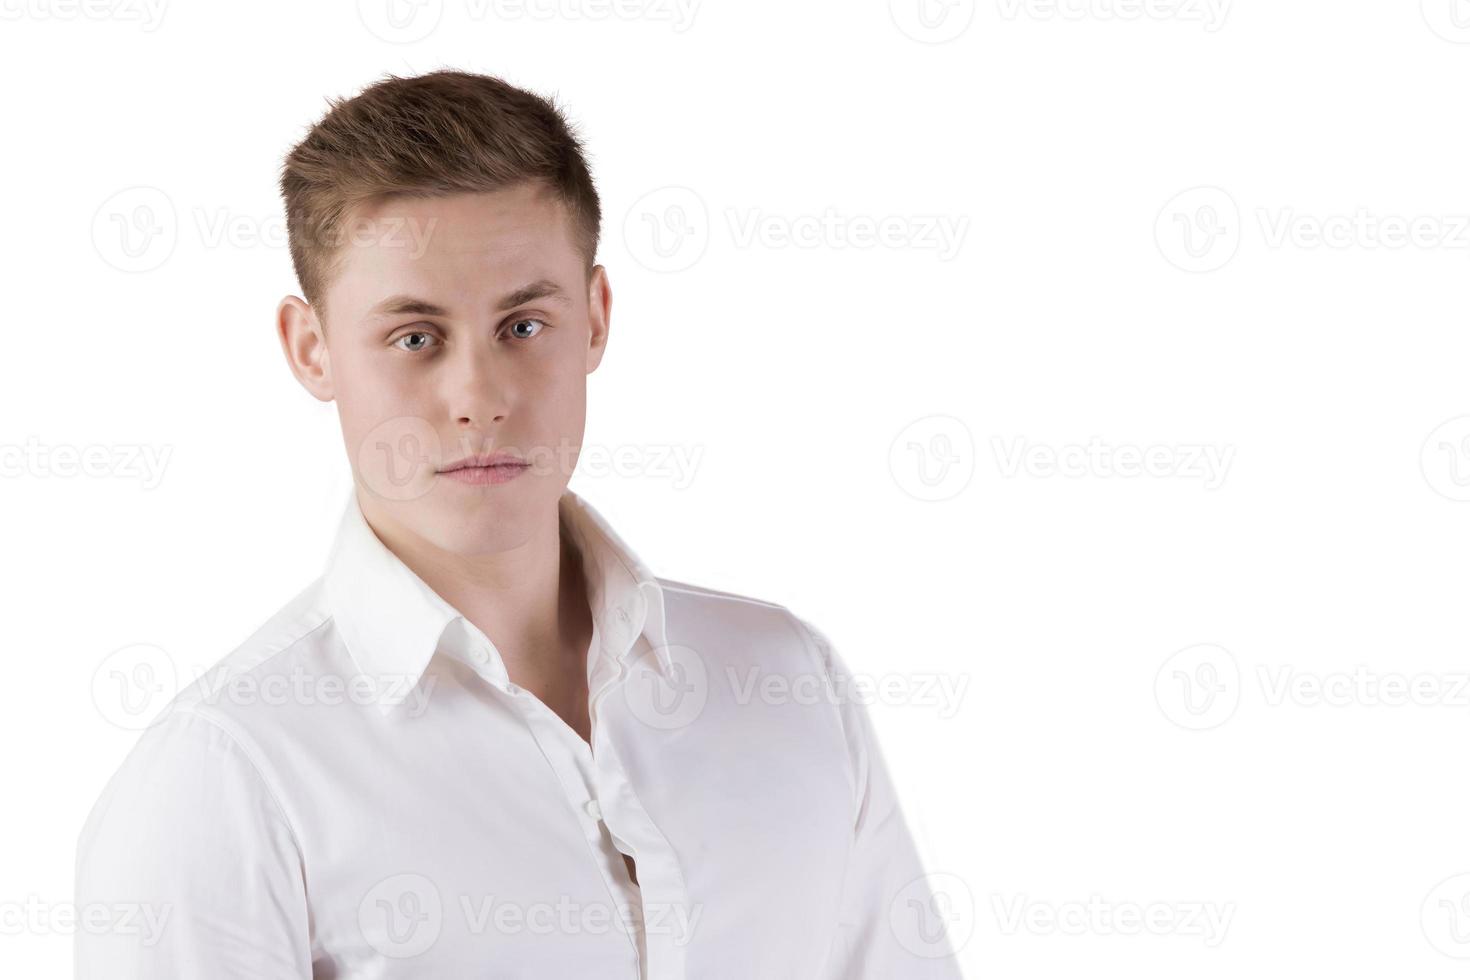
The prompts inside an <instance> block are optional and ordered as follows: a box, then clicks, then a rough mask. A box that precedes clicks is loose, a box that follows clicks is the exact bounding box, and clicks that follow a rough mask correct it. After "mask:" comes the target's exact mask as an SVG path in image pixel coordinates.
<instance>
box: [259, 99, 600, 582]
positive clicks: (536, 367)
mask: <svg viewBox="0 0 1470 980" xmlns="http://www.w3.org/2000/svg"><path fill="white" fill-rule="evenodd" d="M281 192H282V195H283V197H284V198H285V205H286V215H287V229H288V234H289V237H290V245H291V258H292V262H293V263H294V265H295V268H296V275H297V278H298V279H299V281H300V284H301V289H302V292H303V293H304V294H305V297H306V298H305V300H302V299H300V298H298V297H295V296H288V297H286V298H285V299H284V300H282V301H281V304H280V306H279V308H278V310H277V327H278V332H279V334H280V339H281V343H282V346H283V348H284V350H285V352H286V356H287V359H288V361H289V362H290V365H291V368H292V371H293V372H294V373H295V375H296V377H297V379H298V380H300V382H301V383H302V385H304V386H305V387H306V388H307V390H308V391H310V392H311V393H312V395H314V396H315V397H317V398H319V399H321V400H323V401H335V402H336V404H337V411H338V417H339V419H340V420H341V424H342V435H343V439H344V440H345V443H346V448H347V452H348V457H349V460H350V461H351V464H352V467H353V476H354V480H355V482H356V483H357V486H358V497H359V499H360V500H361V501H362V502H363V508H364V511H365V512H367V513H368V516H369V517H370V518H373V519H375V523H379V524H380V526H381V522H384V521H387V522H390V523H392V524H394V525H396V526H398V527H400V528H403V529H405V530H407V531H408V532H409V533H411V534H413V535H415V536H417V537H420V538H422V539H424V540H426V541H428V542H430V543H432V544H434V545H435V546H437V547H439V548H441V549H443V550H446V551H450V552H454V553H458V554H463V555H465V556H467V557H468V556H471V555H474V554H478V553H484V552H490V551H500V550H504V549H506V548H508V547H513V546H515V545H517V544H520V543H522V540H523V537H524V534H525V531H526V529H527V528H528V527H530V526H531V525H532V522H533V521H534V520H535V519H537V518H542V519H544V518H545V517H546V516H547V515H548V514H549V513H553V512H554V511H555V508H556V502H557V500H558V499H559V498H560V496H561V494H562V491H563V490H564V489H565V487H566V484H567V481H568V480H569V478H570V477H571V472H572V469H573V467H574V466H575V463H576V458H577V453H578V449H579V447H580V445H581V439H582V434H583V429H584V425H585V421H586V378H587V375H588V374H589V373H591V372H592V371H593V370H595V369H596V367H597V365H598V363H599V362H600V361H601V359H602V352H603V350H604V346H605V344H606V339H607V328H608V318H609V314H610V311H611V292H610V290H609V287H608V283H607V277H606V273H605V271H604V270H603V268H602V267H601V266H598V265H596V264H595V259H596V252H597V240H598V230H599V225H600V222H601V210H600V206H599V203H598V197H597V192H596V190H595V189H594V187H593V184H592V179H591V176H590V174H589V172H588V169H587V164H586V161H585V160H584V159H583V156H582V152H581V145H580V142H579V141H578V140H577V138H576V136H575V135H574V134H573V133H572V131H571V129H570V127H569V126H568V124H567V123H566V121H565V120H564V119H563V118H562V116H561V114H560V113H559V112H558V111H557V110H556V108H555V107H553V106H552V105H551V104H550V103H548V102H547V101H545V100H544V99H542V98H540V97H539V96H536V95H532V94H530V93H528V92H525V91H522V90H520V89H517V88H514V87H512V86H510V85H507V84H506V83H504V82H502V81H500V80H498V79H495V78H490V77H487V76H483V75H471V74H465V73H462V72H451V71H439V72H433V73H431V74H428V75H422V76H418V77H414V78H397V77H394V76H388V78H387V79H386V80H384V81H382V82H379V83H377V84H375V85H373V86H372V87H370V88H368V89H367V90H365V91H364V92H362V93H361V94H360V95H358V96H356V97H355V98H352V99H349V100H346V101H337V102H334V103H333V104H332V108H331V110H330V111H329V112H328V113H327V114H326V116H325V117H324V118H323V119H322V120H321V121H320V122H318V123H317V124H316V125H315V126H314V127H313V128H312V129H311V131H310V132H309V133H308V134H307V136H306V137H305V139H303V140H302V141H301V143H300V144H298V145H297V146H296V147H295V148H293V149H292V150H291V152H290V154H289V155H288V156H287V158H286V162H285V166H284V168H283V171H282V175H281ZM502 452H504V453H510V454H513V455H515V456H518V457H520V458H521V459H523V460H526V461H527V462H529V463H531V464H532V465H531V466H530V468H529V469H526V470H525V471H523V472H521V473H520V475H518V476H515V477H514V478H513V479H511V480H509V482H505V483H479V482H471V481H467V480H463V479H457V478H455V477H451V476H449V475H447V474H446V472H445V468H446V467H449V466H452V465H453V464H454V463H456V462H459V461H462V460H465V459H466V458H472V457H482V456H488V455H491V454H497V453H502ZM497 472H503V471H497ZM459 476H460V477H463V476H465V474H464V473H460V474H459Z"/></svg>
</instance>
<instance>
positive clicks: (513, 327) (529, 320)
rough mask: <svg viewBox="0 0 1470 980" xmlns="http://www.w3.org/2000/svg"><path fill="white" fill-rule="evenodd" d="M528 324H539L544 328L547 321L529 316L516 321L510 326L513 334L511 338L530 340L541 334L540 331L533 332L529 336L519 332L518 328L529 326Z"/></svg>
mask: <svg viewBox="0 0 1470 980" xmlns="http://www.w3.org/2000/svg"><path fill="white" fill-rule="evenodd" d="M527 323H535V324H539V325H540V326H543V327H544V326H546V321H545V320H537V319H536V318H535V317H529V316H528V317H525V318H523V319H520V320H517V321H515V322H514V323H512V324H511V325H510V333H511V336H512V337H515V338H516V339H517V340H530V339H531V338H532V337H534V336H536V335H537V334H538V333H540V332H541V331H540V330H533V331H532V332H531V333H529V334H524V333H521V332H519V329H518V328H519V327H521V326H523V325H524V324H527Z"/></svg>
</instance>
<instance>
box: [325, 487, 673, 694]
mask: <svg viewBox="0 0 1470 980" xmlns="http://www.w3.org/2000/svg"><path fill="white" fill-rule="evenodd" d="M557 509H558V513H559V517H560V525H561V528H562V531H563V533H566V534H568V535H569V537H570V540H571V543H572V545H573V547H574V548H575V549H576V551H577V553H578V554H579V555H580V556H581V558H582V568H583V571H584V574H585V576H586V579H587V593H588V595H587V598H588V605H589V607H590V609H591V612H592V621H593V623H594V625H595V627H596V631H597V634H598V637H599V643H600V645H601V648H602V651H603V652H604V653H606V654H607V655H609V656H611V657H613V658H614V659H616V660H618V661H625V660H626V659H627V658H628V656H629V655H630V654H631V653H632V652H634V651H635V650H641V649H642V643H644V642H646V643H647V644H648V646H650V647H652V649H653V652H654V660H655V662H656V663H657V665H658V669H659V670H660V671H662V672H663V674H664V676H666V677H668V676H672V675H671V660H670V657H669V653H668V649H667V643H668V640H667V634H666V631H665V627H666V624H665V619H664V594H663V588H662V587H661V586H660V585H659V583H658V579H657V578H656V577H655V576H654V575H653V573H652V572H651V571H650V570H649V569H648V567H647V566H646V565H644V564H643V562H642V561H641V560H640V559H639V558H638V556H637V555H636V554H635V553H634V552H633V550H632V549H631V548H629V547H628V545H627V544H626V543H625V542H624V541H623V539H622V538H621V537H619V536H618V534H617V533H616V532H615V531H614V530H613V529H612V526H611V525H610V524H608V522H607V520H606V518H604V517H603V516H602V515H601V514H600V513H599V512H598V511H597V510H596V509H595V508H593V506H592V505H591V504H589V503H588V502H587V501H585V500H583V499H582V498H581V497H580V496H578V495H577V494H576V493H574V492H572V491H571V490H569V489H568V490H564V491H563V492H562V496H561V498H560V500H559V501H558V503H557ZM324 581H325V587H326V596H327V602H328V605H329V608H330V609H331V612H332V618H333V621H334V623H335V625H336V627H337V630H338V632H339V633H340V635H341V637H342V640H343V643H344V644H346V646H347V652H348V654H349V655H350V656H351V658H352V660H353V663H354V664H356V666H357V669H358V670H359V671H360V672H361V674H362V675H364V676H365V677H366V679H367V681H368V682H369V683H371V684H373V685H374V700H375V701H376V702H377V704H378V705H379V707H380V708H382V709H383V711H384V712H385V713H386V712H387V711H390V710H392V708H393V707H394V706H396V705H398V704H400V703H401V702H403V701H404V700H405V699H406V698H407V697H408V695H409V692H410V691H411V690H412V689H413V688H414V687H415V685H417V683H418V681H419V679H420V678H421V677H422V676H423V673H424V671H425V670H426V669H427V668H428V665H429V661H430V659H432V657H433V656H434V654H435V652H437V651H439V650H440V649H446V651H447V652H449V653H452V654H455V655H458V656H460V657H461V658H462V659H466V660H468V661H470V662H472V663H473V664H475V665H477V669H478V670H479V671H480V672H481V673H482V674H484V675H486V676H487V678H488V679H489V680H491V681H492V682H493V683H497V684H500V685H502V686H503V685H505V684H507V683H509V677H508V675H507V673H506V669H505V664H504V662H503V661H502V659H501V657H500V652H499V651H498V650H496V649H495V644H494V643H493V642H491V640H490V639H489V637H487V636H485V634H484V633H483V632H482V631H481V630H480V629H479V628H478V627H476V626H475V625H474V624H473V623H471V622H470V621H469V620H468V619H465V618H464V616H463V614H461V613H460V612H459V611H458V610H457V609H455V608H454V607H453V606H451V605H450V604H449V603H448V602H446V601H445V600H444V599H443V598H442V597H441V596H440V595H439V594H438V593H437V592H435V591H434V590H433V589H431V588H430V587H429V586H428V584H427V583H425V582H424V580H423V579H421V578H419V576H418V575H417V574H415V573H414V571H413V570H412V569H410V568H409V567H408V566H407V565H405V564H404V563H403V561H402V560H401V559H400V558H399V557H398V556H397V555H395V554H394V553H393V552H392V551H390V550H389V549H388V547H387V546H386V545H385V544H383V542H382V540H381V539H380V538H379V537H378V536H377V534H376V532H374V531H373V529H372V526H371V525H369V524H368V522H367V519H366V518H365V517H364V516H363V513H362V508H361V506H360V505H359V504H358V501H357V491H356V488H354V489H353V490H352V491H351V492H350V493H349V494H348V500H347V506H346V507H345V508H344V509H343V514H342V520H341V523H340V525H339V526H338V529H337V536H336V539H335V540H334V541H333V543H332V549H331V554H330V557H329V558H328V560H327V568H326V573H325V575H324Z"/></svg>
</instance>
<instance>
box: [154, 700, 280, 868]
mask: <svg viewBox="0 0 1470 980" xmlns="http://www.w3.org/2000/svg"><path fill="white" fill-rule="evenodd" d="M174 710H175V712H176V713H177V714H179V715H188V716H190V717H192V718H198V719H199V720H200V721H203V722H205V723H207V724H209V725H210V726H212V727H213V728H215V729H216V730H218V731H219V732H220V733H222V734H223V735H224V736H225V738H227V739H228V740H229V742H230V744H231V745H233V746H234V747H235V749H236V750H237V751H238V752H239V753H240V755H241V757H243V758H244V759H245V762H246V763H247V764H248V765H249V766H250V770H251V771H252V772H254V773H255V778H256V779H257V780H259V781H260V786H261V788H262V789H263V790H265V795H266V796H267V797H268V798H269V799H270V801H271V806H273V807H274V808H275V811H276V814H277V815H278V816H279V817H280V818H281V822H282V823H283V824H285V825H286V831H287V832H288V833H289V834H290V835H291V845H292V846H293V847H294V848H295V849H296V857H297V860H298V861H304V860H305V853H304V852H303V850H302V848H301V836H300V834H298V833H297V830H296V824H295V822H294V821H292V819H291V816H290V814H288V813H287V812H286V808H285V807H284V806H283V805H282V804H281V798H280V794H279V793H278V792H277V791H276V787H275V786H274V785H273V784H272V781H271V779H270V778H269V777H267V775H266V772H265V767H263V766H262V765H261V764H260V761H259V760H258V759H257V758H256V754H255V752H254V751H253V750H252V749H251V747H250V746H249V745H247V744H246V741H247V740H246V739H245V738H243V737H241V735H240V734H239V733H238V732H236V731H235V730H234V726H233V725H231V724H229V723H228V722H227V721H226V720H225V719H223V718H219V717H216V716H214V715H212V714H209V713H207V712H205V711H203V710H200V709H199V708H198V707H197V706H195V705H183V706H180V707H178V708H175V709H174Z"/></svg>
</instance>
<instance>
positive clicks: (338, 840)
mask: <svg viewBox="0 0 1470 980" xmlns="http://www.w3.org/2000/svg"><path fill="white" fill-rule="evenodd" d="M627 681H628V682H629V683H625V684H624V685H621V686H620V687H619V688H617V689H615V690H613V691H612V692H611V693H610V694H607V695H605V696H601V697H599V698H597V699H596V700H595V702H594V705H593V710H592V716H593V719H594V724H593V727H592V730H591V735H592V738H591V742H590V744H589V743H588V742H585V741H583V740H582V739H581V738H580V737H578V735H577V734H576V733H575V732H574V731H572V730H571V729H570V728H569V726H568V725H567V724H566V722H565V720H564V719H562V718H561V717H560V716H559V715H558V714H557V713H556V712H554V711H552V710H551V709H549V708H547V707H546V706H545V705H544V704H541V703H540V702H539V700H537V699H535V698H533V697H527V698H524V699H520V700H519V701H518V700H516V699H507V698H504V697H503V696H500V694H501V692H494V696H492V695H491V694H489V693H487V692H485V691H483V690H478V689H476V688H474V687H473V686H464V687H458V686H456V685H454V684H447V685H446V684H441V685H440V686H439V688H438V689H437V690H436V695H435V696H436V702H435V703H431V705H430V710H428V711H425V712H424V713H423V714H422V715H421V716H420V717H418V718H412V719H400V720H399V723H398V724H397V725H396V726H395V728H394V730H393V732H392V734H391V735H390V736H389V737H386V738H381V737H378V738H374V740H373V741H374V744H373V746H372V749H373V751H372V752H370V753H366V754H363V753H353V754H352V755H351V756H350V757H348V758H349V759H350V760H351V761H344V760H341V759H339V760H338V763H337V764H336V765H331V764H329V763H328V762H327V761H326V757H325V756H324V757H323V759H322V761H321V762H320V763H319V764H318V772H317V775H318V776H319V777H320V778H319V779H316V780H312V781H310V783H309V785H312V786H314V787H315V788H316V791H315V793H314V794H312V795H314V796H315V799H313V800H312V801H311V803H310V806H311V807H312V808H313V810H314V812H315V813H317V814H319V815H321V817H322V819H316V820H309V821H306V822H305V828H304V830H303V837H304V839H303V840H302V842H301V844H302V850H303V856H304V865H305V872H306V877H307V890H308V897H309V900H310V901H311V903H312V906H313V923H314V937H313V940H314V944H315V945H316V946H317V947H318V949H319V955H320V957H321V958H322V959H323V962H324V963H326V962H327V961H330V963H331V964H332V965H331V966H330V969H335V970H338V971H339V972H337V973H335V974H332V975H334V976H338V977H341V978H343V980H346V978H348V977H352V976H375V977H383V978H392V977H399V976H402V977H417V976H426V975H446V976H448V975H465V976H470V975H475V976H482V975H490V976H507V977H509V976H521V975H528V976H529V975H533V974H534V975H545V973H546V970H547V968H548V966H550V965H555V966H556V967H557V968H558V969H559V970H561V971H564V972H563V974H562V975H569V976H570V975H596V976H600V977H619V976H626V977H629V978H631V980H636V978H638V977H640V975H642V976H646V977H649V978H654V980H662V978H667V980H674V978H682V977H684V976H697V975H700V973H699V972H698V971H697V967H698V965H699V964H701V963H707V964H708V965H709V966H710V968H712V969H713V968H716V967H717V968H718V971H725V970H728V969H729V968H730V966H731V963H732V958H733V961H736V962H738V961H739V960H740V958H741V957H747V958H749V959H750V962H749V963H748V964H747V966H748V967H749V969H752V970H757V971H758V970H760V969H762V968H768V965H764V964H762V963H761V962H760V961H759V957H760V955H761V954H760V952H759V949H760V947H759V946H758V945H755V946H753V945H752V943H751V937H752V936H755V935H761V934H766V935H767V936H770V937H772V938H777V939H779V936H780V934H781V933H783V932H785V931H790V930H795V929H804V930H806V931H807V932H809V933H810V932H812V931H813V926H814V923H815V924H816V930H815V934H814V935H812V936H810V938H808V939H805V940H800V941H799V942H800V943H802V944H804V946H803V948H809V949H810V950H811V953H810V955H811V957H812V958H813V963H814V965H815V964H817V963H819V962H820V955H821V954H822V953H824V952H825V945H824V943H825V940H824V937H823V936H822V934H821V931H822V927H821V923H822V922H824V921H825V920H824V918H823V911H824V910H827V909H835V906H836V902H837V897H838V894H839V890H840V887H841V882H842V872H843V868H844V864H845V860H846V848H847V846H848V842H849V841H850V837H851V829H852V818H853V810H852V792H851V784H850V781H849V778H850V777H849V774H848V773H847V772H846V770H845V768H844V766H843V760H842V758H841V753H840V742H839V740H838V739H837V738H836V736H835V735H834V733H833V732H832V731H831V730H830V716H829V715H825V714H824V713H823V707H824V706H822V705H797V704H770V703H763V702H760V701H759V700H757V701H756V702H754V703H752V702H751V701H749V700H745V701H742V700H741V699H740V698H738V697H735V696H733V694H734V693H735V692H734V691H732V690H731V689H730V688H729V686H728V685H723V684H718V683H714V684H712V683H711V682H710V681H709V680H708V678H706V679H705V680H704V681H702V682H700V684H702V685H703V690H700V691H697V692H691V691H688V690H684V691H683V697H688V696H690V694H691V693H696V694H697V695H698V698H699V699H700V700H701V701H702V703H701V704H699V705H698V706H697V710H696V709H695V708H694V707H693V706H691V704H689V703H687V702H681V701H680V700H679V699H680V693H679V690H678V688H679V685H677V684H666V685H663V687H664V689H660V685H659V684H658V683H652V684H649V685H648V686H646V687H642V688H640V684H642V683H643V682H644V681H647V678H642V679H640V678H639V677H637V676H632V677H630V678H628V679H627ZM696 686H698V685H696ZM379 734H381V733H379ZM329 770H331V771H329ZM792 941H793V942H798V940H796V939H794V938H793V939H792ZM767 948H770V949H780V948H784V949H789V948H790V947H789V946H788V945H783V943H781V942H779V941H776V942H773V943H770V944H769V946H768V947H767ZM353 964H356V965H357V966H355V967H354V966H353ZM367 964H371V965H372V966H371V970H369V969H368V968H367V966H366V965H367ZM485 964H496V965H498V969H499V972H490V973H486V972H485V970H484V967H485ZM640 964H641V966H640ZM786 968H787V967H786V966H783V967H782V969H781V972H779V973H776V974H770V973H768V974H765V975H785V971H786ZM354 969H356V970H357V971H358V972H353V970H354ZM640 969H641V970H642V971H643V972H642V973H640ZM395 971H397V972H395ZM457 971H458V972H457ZM477 971H478V972H477ZM323 972H326V970H325V969H324V971H323ZM706 975H723V973H720V972H717V973H716V974H709V973H706ZM731 975H733V974H731ZM747 975H761V974H759V973H758V972H757V973H754V974H747ZM792 975H795V974H792Z"/></svg>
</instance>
